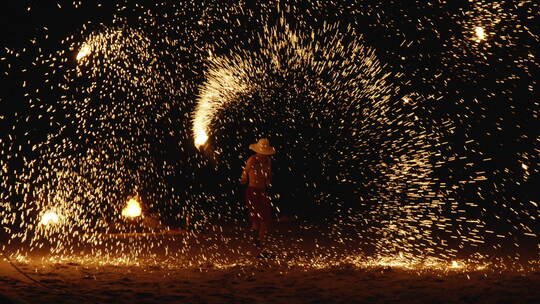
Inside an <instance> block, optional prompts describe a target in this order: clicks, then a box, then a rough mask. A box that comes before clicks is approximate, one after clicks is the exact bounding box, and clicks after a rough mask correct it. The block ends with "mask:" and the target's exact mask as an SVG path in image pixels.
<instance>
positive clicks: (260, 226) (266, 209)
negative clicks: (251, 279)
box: [241, 138, 276, 245]
mask: <svg viewBox="0 0 540 304" xmlns="http://www.w3.org/2000/svg"><path fill="white" fill-rule="evenodd" d="M249 148H250V149H251V150H253V151H255V152H256V154H254V155H252V156H250V157H249V158H248V160H247V162H246V166H245V167H244V171H243V172H242V178H241V183H242V184H245V183H247V182H248V181H249V184H248V187H247V189H246V205H247V208H248V210H249V220H250V222H251V229H253V230H254V231H255V232H256V233H257V236H258V241H257V244H258V245H260V244H261V242H262V241H263V239H264V236H265V234H266V232H267V231H268V226H269V225H270V222H271V220H272V209H271V207H270V199H269V198H268V194H267V193H266V187H267V186H269V185H270V184H271V183H272V167H271V163H272V160H271V159H270V157H269V156H268V155H272V154H275V153H276V150H275V149H274V148H273V147H272V146H270V142H269V141H268V139H267V138H261V139H259V141H258V142H257V143H255V144H251V145H249Z"/></svg>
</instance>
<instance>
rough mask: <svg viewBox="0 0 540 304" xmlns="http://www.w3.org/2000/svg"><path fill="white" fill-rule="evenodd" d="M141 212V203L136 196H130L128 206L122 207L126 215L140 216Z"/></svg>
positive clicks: (123, 213)
mask: <svg viewBox="0 0 540 304" xmlns="http://www.w3.org/2000/svg"><path fill="white" fill-rule="evenodd" d="M141 214H142V209H141V204H140V203H139V202H138V201H137V200H136V199H135V198H130V199H129V200H128V202H127V206H126V207H125V208H124V209H122V216H125V217H138V216H141Z"/></svg>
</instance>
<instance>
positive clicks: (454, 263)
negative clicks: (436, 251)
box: [450, 261, 463, 269]
mask: <svg viewBox="0 0 540 304" xmlns="http://www.w3.org/2000/svg"><path fill="white" fill-rule="evenodd" d="M461 267H463V265H461V264H460V263H458V262H457V261H452V264H451V265H450V268H452V269H459V268H461Z"/></svg>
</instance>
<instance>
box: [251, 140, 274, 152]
mask: <svg viewBox="0 0 540 304" xmlns="http://www.w3.org/2000/svg"><path fill="white" fill-rule="evenodd" d="M249 148H250V149H251V150H253V151H255V152H257V153H260V154H264V155H272V154H276V150H275V149H274V147H272V146H270V141H269V140H268V138H261V139H259V141H258V142H257V143H256V144H251V145H249Z"/></svg>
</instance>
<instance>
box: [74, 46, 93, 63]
mask: <svg viewBox="0 0 540 304" xmlns="http://www.w3.org/2000/svg"><path fill="white" fill-rule="evenodd" d="M90 53H92V49H91V48H90V46H89V45H88V44H84V45H83V46H82V47H81V49H80V50H79V53H78V54H77V61H79V60H81V59H83V58H84V57H86V56H88V55H90Z"/></svg>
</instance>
